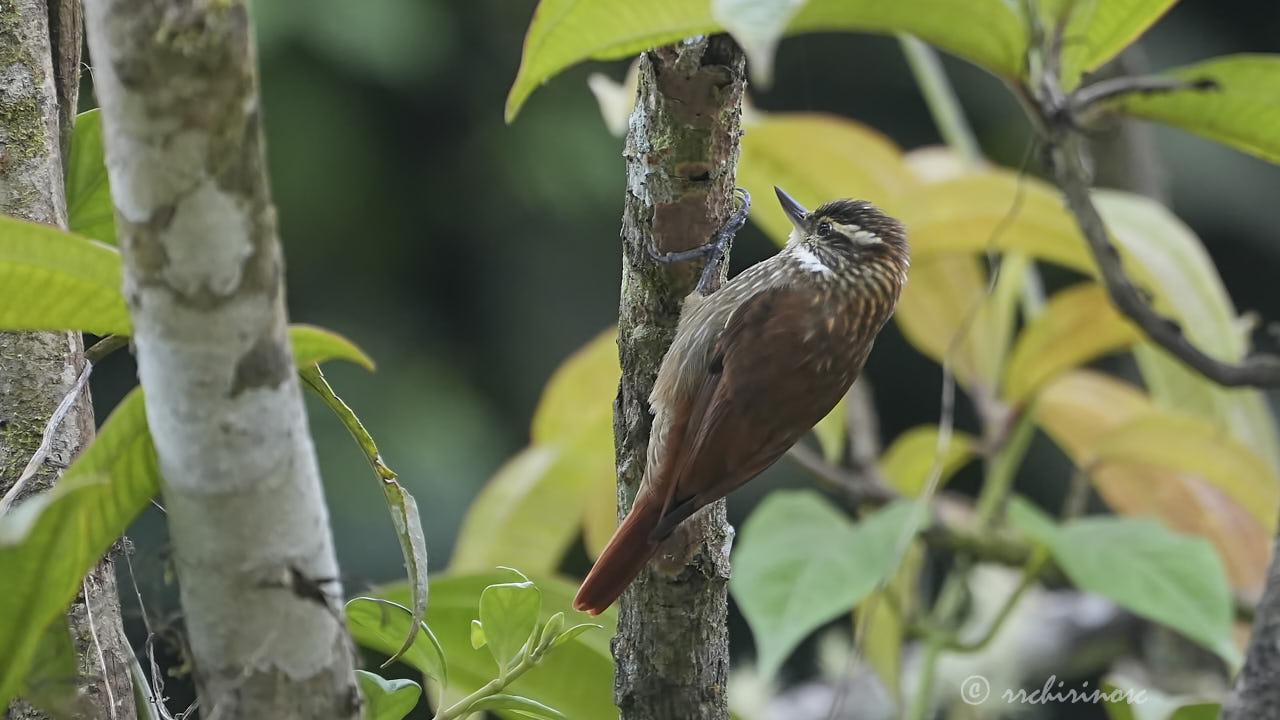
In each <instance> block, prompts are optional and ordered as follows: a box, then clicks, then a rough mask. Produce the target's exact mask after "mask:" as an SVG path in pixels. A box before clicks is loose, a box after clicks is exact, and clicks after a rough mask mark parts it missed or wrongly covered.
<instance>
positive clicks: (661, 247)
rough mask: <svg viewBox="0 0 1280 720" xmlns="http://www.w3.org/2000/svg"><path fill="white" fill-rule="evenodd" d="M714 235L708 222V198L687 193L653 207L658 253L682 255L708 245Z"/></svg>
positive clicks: (698, 193)
mask: <svg viewBox="0 0 1280 720" xmlns="http://www.w3.org/2000/svg"><path fill="white" fill-rule="evenodd" d="M714 232H715V228H714V227H712V223H711V222H710V221H709V219H708V218H707V194H706V193H705V192H693V193H688V194H686V195H684V196H683V197H681V198H680V199H679V200H676V201H675V202H671V203H660V204H655V205H654V207H653V240H654V245H656V246H657V248H658V251H659V252H664V253H668V252H683V251H685V250H692V249H694V248H696V247H698V246H699V245H702V244H703V243H705V242H706V241H707V240H708V239H709V238H710V237H711V235H712V233H714Z"/></svg>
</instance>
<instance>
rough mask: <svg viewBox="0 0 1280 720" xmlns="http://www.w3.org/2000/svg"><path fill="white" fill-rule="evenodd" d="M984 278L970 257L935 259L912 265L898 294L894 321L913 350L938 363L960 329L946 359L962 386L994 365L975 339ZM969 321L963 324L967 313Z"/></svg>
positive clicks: (929, 258) (977, 334)
mask: <svg viewBox="0 0 1280 720" xmlns="http://www.w3.org/2000/svg"><path fill="white" fill-rule="evenodd" d="M986 287H987V281H986V273H984V272H983V271H982V266H981V263H980V262H979V261H978V259H977V258H975V257H973V256H972V255H959V254H953V255H936V256H933V257H927V258H925V259H923V260H919V261H916V262H913V263H912V265H911V280H910V282H908V283H907V285H906V287H904V288H903V289H902V297H901V298H900V299H899V300H898V310H897V313H896V314H895V318H896V319H897V321H898V327H899V328H900V329H901V330H902V334H903V336H905V337H906V338H907V341H908V342H910V343H911V344H912V345H913V346H915V347H916V348H917V349H919V350H920V351H921V352H923V353H924V354H926V355H928V356H929V357H931V358H933V360H934V361H936V362H938V363H939V364H941V363H942V362H943V359H944V358H945V357H946V355H947V351H948V350H949V349H950V348H951V346H952V344H953V343H956V342H957V336H958V334H959V333H960V332H961V331H962V330H964V337H963V340H960V341H959V344H958V345H957V346H956V350H955V354H954V355H953V356H952V358H951V360H952V371H953V372H954V373H955V376H956V379H957V380H958V381H959V382H960V384H961V385H963V386H964V387H973V385H974V383H975V382H976V381H978V380H980V379H981V378H982V377H984V375H986V372H985V371H986V370H987V368H989V367H990V366H991V364H992V363H993V362H995V361H996V360H995V359H993V358H991V357H990V355H989V354H988V353H986V352H984V350H985V348H984V346H983V344H982V343H981V342H979V340H978V338H980V337H981V336H982V335H984V334H985V333H984V332H983V331H981V330H980V329H979V328H978V325H979V324H980V323H981V321H982V320H983V318H979V317H978V316H977V315H978V314H980V313H978V310H977V308H978V307H980V306H979V305H978V303H980V302H982V300H983V297H984V295H985V292H986ZM971 313H972V314H974V317H972V318H971V319H969V320H968V326H967V328H966V325H965V323H966V317H967V316H968V315H970V314H971Z"/></svg>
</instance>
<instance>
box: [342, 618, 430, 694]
mask: <svg viewBox="0 0 1280 720" xmlns="http://www.w3.org/2000/svg"><path fill="white" fill-rule="evenodd" d="M346 612H347V627H348V628H349V629H350V630H351V637H352V639H354V640H355V641H356V642H357V643H359V644H360V645H363V646H364V647H367V648H370V649H372V650H377V651H379V652H382V653H386V654H388V655H391V654H393V653H399V654H400V660H401V661H402V662H404V663H406V664H407V665H409V666H410V667H412V668H414V669H415V670H417V671H418V672H421V673H422V674H424V675H426V676H427V677H430V678H434V679H435V680H439V681H440V683H441V684H443V685H447V684H448V683H449V668H448V665H447V664H446V663H445V654H444V649H443V648H442V647H441V645H440V641H439V640H437V639H436V637H435V634H434V633H433V632H431V628H430V627H428V626H427V624H426V623H418V625H419V626H420V627H419V630H420V631H419V632H417V633H414V634H413V638H414V639H413V643H412V644H411V645H410V646H409V648H408V649H407V650H403V648H402V645H403V644H404V639H405V638H406V637H409V636H410V634H411V633H410V626H411V625H412V624H413V613H412V612H411V611H410V610H409V608H407V607H405V606H403V605H401V604H399V603H395V602H392V601H390V600H385V599H382V598H372V597H358V598H352V599H351V600H350V601H348V602H347V608H346Z"/></svg>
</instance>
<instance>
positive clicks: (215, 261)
mask: <svg viewBox="0 0 1280 720" xmlns="http://www.w3.org/2000/svg"><path fill="white" fill-rule="evenodd" d="M164 209H166V208H160V209H158V210H156V211H155V212H156V213H158V212H161V211H162V210H164ZM151 218H152V219H154V218H155V214H154V213H153V214H152V216H151ZM167 225H168V228H167V230H166V231H164V232H163V234H162V239H161V242H162V243H163V244H164V248H165V251H166V252H167V254H168V256H169V263H168V265H167V266H166V267H165V270H164V277H165V281H166V282H167V283H168V285H169V286H170V287H172V288H173V289H174V290H175V291H176V292H178V293H179V294H180V295H186V296H191V295H195V294H196V293H198V292H199V291H200V290H202V289H208V291H209V292H211V293H213V294H214V295H220V296H227V295H230V294H232V293H233V292H235V290H236V288H238V287H239V286H240V278H241V274H242V272H243V265H244V262H245V261H246V260H248V259H249V257H250V256H251V255H253V245H252V243H251V242H250V241H249V234H250V223H249V219H248V218H246V217H245V213H244V211H243V209H242V208H241V207H240V206H239V204H238V203H237V202H236V198H234V197H232V196H230V195H228V194H226V193H224V192H222V191H221V190H220V189H219V188H218V187H217V185H216V184H214V183H212V182H207V181H206V182H204V183H202V184H201V185H200V187H199V188H198V189H197V190H196V191H195V192H194V193H192V194H191V196H190V197H187V198H185V199H183V200H182V201H181V202H180V203H179V204H178V206H177V208H176V210H175V211H174V212H173V215H172V216H171V217H170V218H169V222H168V223H167Z"/></svg>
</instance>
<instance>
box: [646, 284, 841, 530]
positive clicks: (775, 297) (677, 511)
mask: <svg viewBox="0 0 1280 720" xmlns="http://www.w3.org/2000/svg"><path fill="white" fill-rule="evenodd" d="M850 330H851V328H850V327H849V326H848V325H847V324H846V318H843V317H838V316H833V315H831V314H830V311H829V310H828V309H827V308H826V307H825V303H817V304H815V302H814V296H813V294H812V291H811V290H810V291H808V292H802V291H799V290H796V289H793V288H788V287H780V288H772V289H769V290H765V291H762V292H760V293H758V294H756V295H755V296H753V297H751V298H749V299H748V300H746V301H745V302H744V303H743V304H742V305H741V306H740V307H739V308H738V309H737V310H736V311H735V312H734V314H733V315H732V316H731V317H730V318H729V321H728V322H727V323H726V324H725V327H724V330H723V332H722V333H721V334H720V337H719V338H718V339H717V341H716V343H715V346H714V348H715V349H714V350H713V354H712V358H711V362H710V364H709V365H708V372H707V375H706V377H705V378H704V379H703V381H702V383H701V385H700V386H699V387H698V388H697V390H696V391H695V392H694V395H693V399H692V402H691V403H690V408H689V414H688V416H687V420H686V422H684V423H680V424H679V425H680V427H679V430H678V432H679V433H680V436H679V437H672V438H671V441H673V442H678V443H679V445H680V447H678V448H669V452H670V451H674V452H671V456H670V461H671V466H670V472H671V474H672V476H671V477H670V478H669V479H668V482H670V483H671V484H670V485H667V488H669V492H670V495H669V496H668V498H669V499H668V500H667V502H666V505H665V508H664V512H663V518H662V521H661V522H660V523H659V524H658V526H657V528H656V529H655V530H654V533H653V537H654V538H655V539H660V538H662V537H665V536H666V535H667V534H669V533H670V532H671V530H673V529H674V528H675V526H676V525H678V524H679V523H680V522H681V521H683V520H684V519H685V518H687V517H688V516H689V515H691V514H693V512H695V511H696V510H697V509H698V508H701V507H702V506H704V505H706V504H707V503H710V502H713V501H715V500H718V499H720V498H722V497H724V496H725V495H728V494H729V493H730V492H732V491H733V490H735V489H737V488H738V487H740V486H741V485H742V484H743V483H746V482H747V481H748V480H750V479H752V478H754V477H755V476H756V475H758V474H760V473H761V472H762V471H764V469H765V468H767V467H769V466H770V465H772V464H773V463H774V462H775V461H777V459H778V458H779V457H781V456H782V454H783V453H785V452H786V451H787V450H788V449H789V448H790V447H791V446H792V445H794V444H795V442H796V441H797V440H799V439H800V437H802V436H803V435H804V434H805V433H806V432H808V431H809V429H810V428H812V427H813V425H814V424H815V423H817V422H818V421H819V420H821V419H822V418H823V416H825V415H826V414H827V412H829V411H830V410H831V408H833V407H835V405H836V403H837V402H838V401H839V400H840V397H841V396H842V395H844V393H845V391H847V390H848V388H849V385H850V384H852V382H853V380H854V378H855V377H856V376H857V371H858V370H859V369H860V366H861V360H862V359H863V357H864V356H865V351H863V350H861V349H860V348H857V347H856V342H855V339H854V338H853V337H852V335H853V333H851V332H850ZM674 429H675V428H673V430H674Z"/></svg>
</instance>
